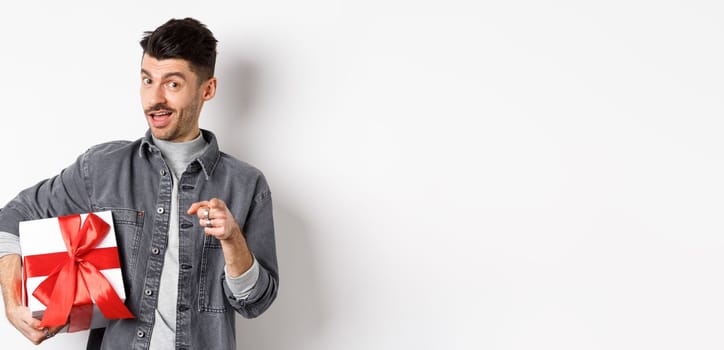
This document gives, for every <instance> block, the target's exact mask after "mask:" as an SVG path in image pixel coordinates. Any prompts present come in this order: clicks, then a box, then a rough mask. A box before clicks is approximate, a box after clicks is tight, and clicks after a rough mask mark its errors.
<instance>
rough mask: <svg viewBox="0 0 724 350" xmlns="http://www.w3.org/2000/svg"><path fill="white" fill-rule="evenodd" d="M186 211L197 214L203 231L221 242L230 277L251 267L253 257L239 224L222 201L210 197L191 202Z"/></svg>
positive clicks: (236, 275)
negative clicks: (205, 199)
mask: <svg viewBox="0 0 724 350" xmlns="http://www.w3.org/2000/svg"><path fill="white" fill-rule="evenodd" d="M187 213H188V214H189V215H196V216H198V217H199V224H200V225H201V227H203V228H204V233H206V234H207V235H209V236H214V237H216V238H217V239H218V240H219V241H220V242H221V249H222V250H223V252H224V261H225V262H226V270H227V272H228V273H229V275H230V277H238V276H241V274H243V273H244V272H246V271H247V270H248V269H249V268H250V267H251V265H252V264H253V263H254V258H253V257H252V255H251V252H250V251H249V247H247V245H246V239H245V238H244V235H243V234H242V233H241V229H240V228H239V225H238V224H237V223H236V220H235V219H234V216H233V215H232V214H231V212H230V211H229V208H227V207H226V203H224V201H222V200H220V199H217V198H212V199H210V200H208V201H201V202H196V203H194V204H191V207H190V208H189V210H188V212H187Z"/></svg>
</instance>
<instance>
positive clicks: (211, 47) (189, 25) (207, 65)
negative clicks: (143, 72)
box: [141, 18, 217, 83]
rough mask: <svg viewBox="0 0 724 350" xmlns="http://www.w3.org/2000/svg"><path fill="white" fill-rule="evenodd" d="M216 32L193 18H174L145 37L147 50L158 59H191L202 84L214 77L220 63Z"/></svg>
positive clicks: (142, 41) (192, 66)
mask: <svg viewBox="0 0 724 350" xmlns="http://www.w3.org/2000/svg"><path fill="white" fill-rule="evenodd" d="M216 43H217V40H216V38H214V34H213V33H211V31H210V30H209V29H208V28H206V26H205V25H204V24H203V23H201V22H199V21H198V20H196V19H193V18H184V19H171V20H169V21H168V22H166V23H164V24H163V25H162V26H160V27H158V28H156V30H154V31H152V32H145V33H144V36H143V39H141V47H142V48H143V53H144V54H148V55H149V56H151V57H153V58H155V59H158V60H164V59H169V58H180V59H184V60H186V61H188V62H189V63H190V65H191V70H193V71H194V72H195V73H196V74H197V75H198V76H199V83H201V82H203V81H204V80H206V79H209V78H211V77H213V76H214V68H215V66H216Z"/></svg>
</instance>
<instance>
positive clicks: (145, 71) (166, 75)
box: [141, 68, 186, 80]
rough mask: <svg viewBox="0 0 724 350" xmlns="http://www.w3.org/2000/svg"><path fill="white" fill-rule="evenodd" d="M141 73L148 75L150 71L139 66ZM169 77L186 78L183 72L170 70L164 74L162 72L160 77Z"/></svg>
mask: <svg viewBox="0 0 724 350" xmlns="http://www.w3.org/2000/svg"><path fill="white" fill-rule="evenodd" d="M141 74H143V75H147V76H149V77H150V76H151V73H149V72H148V71H147V70H145V69H143V68H141ZM170 77H179V78H181V79H183V80H186V75H184V74H183V73H181V72H170V73H166V74H164V75H163V77H161V78H163V79H168V78H170Z"/></svg>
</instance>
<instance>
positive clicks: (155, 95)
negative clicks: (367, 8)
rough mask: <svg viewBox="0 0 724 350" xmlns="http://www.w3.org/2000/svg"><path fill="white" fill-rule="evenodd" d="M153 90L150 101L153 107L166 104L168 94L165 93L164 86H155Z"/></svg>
mask: <svg viewBox="0 0 724 350" xmlns="http://www.w3.org/2000/svg"><path fill="white" fill-rule="evenodd" d="M151 90H152V91H151V93H150V98H151V99H150V101H149V102H150V103H151V106H155V105H157V104H159V103H166V93H165V91H163V86H162V85H157V86H154V87H153V88H151Z"/></svg>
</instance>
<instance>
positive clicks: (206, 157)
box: [138, 129, 221, 180]
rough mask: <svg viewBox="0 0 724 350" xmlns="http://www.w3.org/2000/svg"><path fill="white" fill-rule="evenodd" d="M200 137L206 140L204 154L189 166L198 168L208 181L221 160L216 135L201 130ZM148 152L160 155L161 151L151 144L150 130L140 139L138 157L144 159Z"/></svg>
mask: <svg viewBox="0 0 724 350" xmlns="http://www.w3.org/2000/svg"><path fill="white" fill-rule="evenodd" d="M201 135H202V136H203V138H204V140H206V143H207V145H206V149H205V150H204V153H203V154H201V157H199V158H196V160H195V161H194V162H192V163H191V166H192V167H193V166H198V167H200V168H201V170H203V172H204V175H205V176H206V179H207V180H208V179H209V177H211V175H212V174H213V173H214V169H216V165H217V164H218V162H219V158H221V152H219V144H218V143H217V141H216V135H214V133H212V132H211V131H208V130H204V129H201ZM149 152H150V153H158V154H161V150H160V149H158V147H157V146H156V145H154V144H153V138H152V137H151V129H149V130H147V131H146V135H145V136H144V137H143V138H142V139H141V145H140V146H139V147H138V156H139V157H144V156H145V155H147V154H148V153H149Z"/></svg>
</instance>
